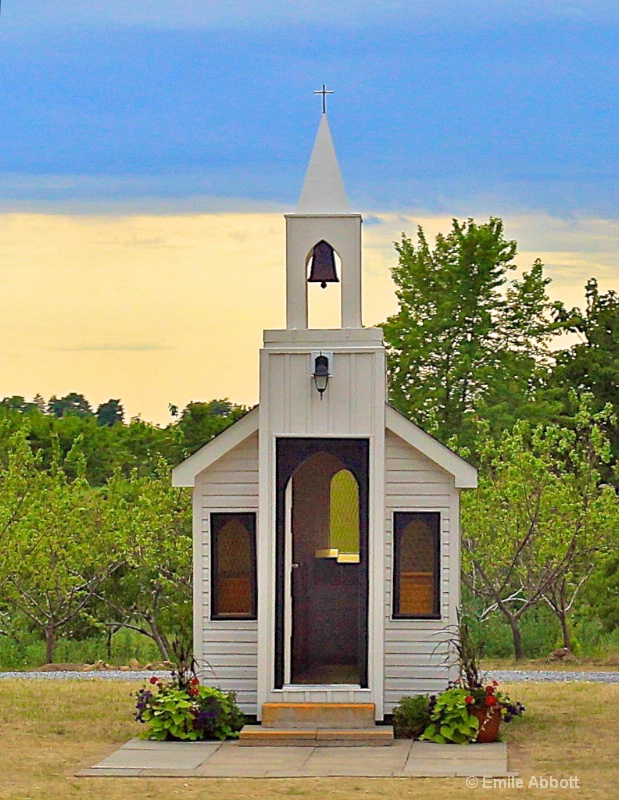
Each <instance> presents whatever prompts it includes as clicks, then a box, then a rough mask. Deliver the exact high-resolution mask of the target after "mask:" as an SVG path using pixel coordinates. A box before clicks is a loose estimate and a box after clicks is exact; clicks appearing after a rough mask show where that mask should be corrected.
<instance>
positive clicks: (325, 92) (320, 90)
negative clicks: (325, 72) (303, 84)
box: [314, 83, 333, 114]
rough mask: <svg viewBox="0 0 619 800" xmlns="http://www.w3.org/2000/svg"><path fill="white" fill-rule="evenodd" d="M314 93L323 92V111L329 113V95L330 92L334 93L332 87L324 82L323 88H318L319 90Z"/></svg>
mask: <svg viewBox="0 0 619 800" xmlns="http://www.w3.org/2000/svg"><path fill="white" fill-rule="evenodd" d="M314 94H321V95H322V113H323V114H326V113H327V95H328V94H333V91H332V90H330V89H327V87H326V86H325V85H324V83H323V84H322V89H318V90H317V91H315V92H314Z"/></svg>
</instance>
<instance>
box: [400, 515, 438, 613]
mask: <svg viewBox="0 0 619 800" xmlns="http://www.w3.org/2000/svg"><path fill="white" fill-rule="evenodd" d="M393 528H394V531H393V532H394V570H393V584H394V591H393V616H394V617H404V618H409V617H413V618H414V617H422V618H428V617H430V618H438V617H440V607H439V552H440V514H439V513H438V512H434V511H423V512H420V511H414V512H413V511H406V512H396V513H395V514H394V524H393Z"/></svg>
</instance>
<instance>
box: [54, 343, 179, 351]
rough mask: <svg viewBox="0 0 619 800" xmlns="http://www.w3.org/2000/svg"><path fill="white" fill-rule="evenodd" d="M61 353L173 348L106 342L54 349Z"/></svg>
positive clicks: (157, 345) (148, 344) (168, 348)
mask: <svg viewBox="0 0 619 800" xmlns="http://www.w3.org/2000/svg"><path fill="white" fill-rule="evenodd" d="M50 349H51V350H54V351H56V352H59V353H84V352H86V353H88V352H95V353H97V352H108V351H109V352H114V353H143V352H148V351H149V350H172V349H173V348H171V347H165V346H164V345H161V344H152V343H149V342H144V343H135V344H127V343H125V344H112V343H109V342H104V343H102V344H75V345H70V346H67V347H52V348H50Z"/></svg>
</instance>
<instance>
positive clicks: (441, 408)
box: [384, 218, 619, 658]
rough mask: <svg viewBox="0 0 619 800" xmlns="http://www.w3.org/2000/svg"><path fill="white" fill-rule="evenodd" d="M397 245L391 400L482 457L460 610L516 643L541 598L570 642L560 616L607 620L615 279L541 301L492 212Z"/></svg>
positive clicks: (618, 568)
mask: <svg viewBox="0 0 619 800" xmlns="http://www.w3.org/2000/svg"><path fill="white" fill-rule="evenodd" d="M396 249H397V252H398V255H399V260H398V264H397V266H396V267H395V268H394V270H393V277H394V281H395V284H396V293H397V297H398V301H399V310H398V312H397V313H396V314H395V315H394V316H392V317H391V318H390V319H389V320H387V322H386V323H385V325H384V330H385V338H386V341H387V345H388V358H389V380H390V392H391V401H392V402H393V404H394V405H395V406H396V407H397V408H398V409H399V410H400V411H402V412H403V413H404V414H405V415H407V416H408V417H409V418H411V419H412V420H414V421H415V422H418V423H419V424H420V425H421V426H422V427H423V428H425V429H426V430H427V431H428V432H430V433H433V434H434V435H435V436H436V437H437V438H438V439H440V440H441V441H443V442H445V443H447V444H449V445H450V446H451V447H453V448H454V449H456V450H458V451H460V452H461V453H462V454H463V455H465V456H466V457H468V458H469V459H470V460H471V461H472V462H473V463H475V464H476V466H478V467H479V469H480V484H479V489H478V490H477V491H475V492H465V493H464V495H463V511H462V538H463V570H464V571H463V582H464V585H465V587H466V589H467V591H466V592H465V597H466V598H467V601H468V605H469V607H470V609H471V610H472V611H474V613H475V615H476V617H477V619H478V621H479V620H481V621H482V622H483V621H488V620H491V619H493V618H496V617H497V616H499V617H501V618H502V619H503V621H504V623H505V625H507V626H508V627H509V630H510V633H511V636H512V641H513V652H514V654H515V656H516V657H517V658H521V657H522V656H523V655H524V654H525V652H524V647H523V641H522V627H523V625H525V626H526V623H527V622H528V621H530V620H531V619H532V618H542V617H546V618H547V617H548V613H550V615H551V616H552V617H554V618H555V619H556V621H557V625H558V632H559V633H558V638H559V641H558V642H557V644H563V645H564V646H565V647H568V648H570V649H571V648H573V647H574V645H575V644H578V642H577V641H575V640H574V635H573V627H574V624H576V625H577V626H580V627H582V626H583V625H585V624H589V623H594V624H595V625H597V626H599V629H600V631H602V632H603V631H607V632H613V631H617V630H618V629H619V577H618V575H619V548H618V547H617V544H618V538H619V537H618V529H619V515H618V511H617V482H618V478H619V474H618V471H617V458H618V456H619V428H618V426H617V412H618V411H619V393H618V391H617V388H618V385H619V298H618V297H617V294H616V293H615V292H614V291H612V290H611V291H607V292H601V291H600V289H599V286H598V283H597V281H596V279H595V278H591V279H590V280H589V281H588V282H587V284H586V286H585V306H584V308H582V309H581V308H579V307H574V308H568V307H566V306H565V305H564V304H563V303H561V302H557V301H554V302H553V301H551V300H550V298H549V296H548V291H547V290H548V285H549V283H550V279H549V278H548V277H547V276H546V275H545V273H544V267H543V264H542V263H541V261H539V260H536V261H535V262H534V263H533V264H532V266H531V268H530V269H529V270H528V271H527V270H525V271H524V272H523V273H522V275H521V277H519V278H510V273H511V272H513V271H514V270H515V264H514V258H515V256H516V251H517V245H516V242H514V241H510V240H507V239H506V238H505V236H504V231H503V223H502V222H501V220H500V219H495V218H491V219H490V220H489V221H488V222H487V223H483V224H477V223H475V222H474V221H473V220H467V221H465V222H458V221H457V220H454V221H453V224H452V229H451V231H450V232H449V233H448V234H446V235H439V236H437V238H436V242H435V243H434V247H432V246H431V245H430V243H429V242H428V240H427V238H426V236H425V234H424V232H423V230H422V229H419V232H418V235H417V239H416V241H413V240H412V239H410V238H409V237H407V236H405V235H403V236H402V238H401V240H400V242H399V243H397V244H396ZM566 334H572V337H570V338H571V340H572V342H571V343H568V344H566V343H565V335H566ZM574 335H575V337H576V341H575V342H573V339H574V338H575V337H574ZM544 610H545V611H546V612H548V613H546V614H544V613H543V612H544ZM483 627H484V626H483V625H481V627H480V630H481V633H482V635H483ZM488 627H489V626H488Z"/></svg>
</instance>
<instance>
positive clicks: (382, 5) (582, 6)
mask: <svg viewBox="0 0 619 800" xmlns="http://www.w3.org/2000/svg"><path fill="white" fill-rule="evenodd" d="M496 16H504V17H511V18H517V19H523V18H524V19H527V18H528V19H535V18H540V17H553V16H557V17H567V18H573V19H576V20H608V19H609V18H612V17H614V18H616V17H617V5H616V3H615V2H612V1H611V0H572V1H571V2H566V0H544V2H543V3H540V2H539V1H538V0H365V1H364V2H363V3H360V2H359V0H339V2H338V3H333V2H330V0H261V2H256V0H227V2H225V3H222V2H221V0H167V2H162V0H140V2H138V3H135V2H134V3H128V2H127V0H105V2H98V3H93V2H89V3H87V2H84V0H20V2H19V3H14V4H13V5H12V6H11V5H9V6H8V8H6V9H4V10H3V26H5V27H11V26H13V25H16V26H35V25H47V26H54V27H58V26H67V25H73V26H75V25H88V26H110V25H139V26H151V27H161V28H197V27H203V28H215V27H252V26H256V25H264V26H283V25H289V24H291V23H295V22H296V23H299V24H302V23H310V22H311V23H322V24H334V23H346V25H347V26H353V27H354V26H358V25H360V24H363V23H368V22H372V21H374V22H379V23H382V24H384V23H390V22H393V21H398V22H400V23H402V22H403V21H405V20H407V19H408V20H411V19H414V20H418V21H423V20H430V21H434V22H440V23H441V24H442V25H445V24H460V25H462V24H463V23H465V22H468V23H475V24H478V25H484V24H485V23H486V22H487V20H488V18H489V17H496Z"/></svg>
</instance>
